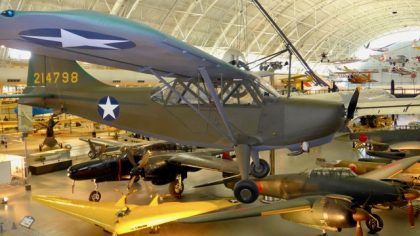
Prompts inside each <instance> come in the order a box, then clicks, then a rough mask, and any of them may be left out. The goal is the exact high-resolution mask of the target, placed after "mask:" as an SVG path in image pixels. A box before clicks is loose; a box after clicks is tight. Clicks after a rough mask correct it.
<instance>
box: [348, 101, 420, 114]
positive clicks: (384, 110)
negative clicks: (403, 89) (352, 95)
mask: <svg viewBox="0 0 420 236" xmlns="http://www.w3.org/2000/svg"><path fill="white" fill-rule="evenodd" d="M356 114H357V115H358V116H365V115H391V114H420V97H416V98H414V99H413V98H388V99H376V100H363V101H359V102H358V103H357V107H356Z"/></svg>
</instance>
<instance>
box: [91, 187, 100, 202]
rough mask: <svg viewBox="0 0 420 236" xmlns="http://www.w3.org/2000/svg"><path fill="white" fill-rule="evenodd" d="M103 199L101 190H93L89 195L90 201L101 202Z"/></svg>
mask: <svg viewBox="0 0 420 236" xmlns="http://www.w3.org/2000/svg"><path fill="white" fill-rule="evenodd" d="M100 200H101V193H100V192H99V191H96V190H94V191H92V192H91V193H90V195H89V201H91V202H99V201H100Z"/></svg>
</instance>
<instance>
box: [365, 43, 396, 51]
mask: <svg viewBox="0 0 420 236" xmlns="http://www.w3.org/2000/svg"><path fill="white" fill-rule="evenodd" d="M393 44H394V43H391V44H388V45H386V46H383V47H380V48H369V46H370V42H369V43H368V44H366V45H365V48H366V49H369V50H371V51H375V52H388V51H389V48H388V47H389V46H391V45H393Z"/></svg>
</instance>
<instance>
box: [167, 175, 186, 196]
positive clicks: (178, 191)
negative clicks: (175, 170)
mask: <svg viewBox="0 0 420 236" xmlns="http://www.w3.org/2000/svg"><path fill="white" fill-rule="evenodd" d="M183 192H184V183H183V182H181V184H179V181H178V180H175V181H172V182H171V183H169V193H171V196H173V197H175V198H178V199H180V198H181V197H182V193H183Z"/></svg>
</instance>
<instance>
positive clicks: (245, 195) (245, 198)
mask: <svg viewBox="0 0 420 236" xmlns="http://www.w3.org/2000/svg"><path fill="white" fill-rule="evenodd" d="M233 193H234V195H235V198H236V199H237V200H238V201H240V202H242V203H252V202H254V201H255V200H257V198H258V195H259V193H258V187H257V185H256V184H255V182H254V181H252V180H241V181H239V182H237V183H236V184H235V187H234V188H233Z"/></svg>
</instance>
